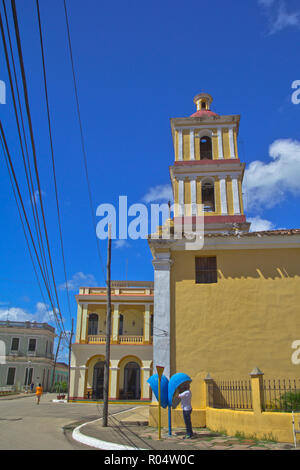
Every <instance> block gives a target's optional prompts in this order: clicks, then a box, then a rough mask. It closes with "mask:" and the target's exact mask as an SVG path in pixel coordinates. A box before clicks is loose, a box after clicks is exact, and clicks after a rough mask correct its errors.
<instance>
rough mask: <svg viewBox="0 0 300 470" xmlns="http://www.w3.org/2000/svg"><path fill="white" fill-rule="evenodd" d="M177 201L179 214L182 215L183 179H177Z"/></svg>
mask: <svg viewBox="0 0 300 470" xmlns="http://www.w3.org/2000/svg"><path fill="white" fill-rule="evenodd" d="M178 203H179V211H180V213H179V215H180V216H183V215H184V179H183V178H182V179H179V180H178Z"/></svg>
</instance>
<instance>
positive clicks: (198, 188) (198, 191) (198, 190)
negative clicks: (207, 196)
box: [196, 179, 202, 204]
mask: <svg viewBox="0 0 300 470" xmlns="http://www.w3.org/2000/svg"><path fill="white" fill-rule="evenodd" d="M196 201H197V204H202V184H201V180H198V179H197V181H196Z"/></svg>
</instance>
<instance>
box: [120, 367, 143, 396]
mask: <svg viewBox="0 0 300 470" xmlns="http://www.w3.org/2000/svg"><path fill="white" fill-rule="evenodd" d="M123 395H124V398H126V399H128V400H139V399H140V396H141V369H140V366H139V365H138V364H137V363H136V362H128V364H126V366H125V367H124V387H123Z"/></svg>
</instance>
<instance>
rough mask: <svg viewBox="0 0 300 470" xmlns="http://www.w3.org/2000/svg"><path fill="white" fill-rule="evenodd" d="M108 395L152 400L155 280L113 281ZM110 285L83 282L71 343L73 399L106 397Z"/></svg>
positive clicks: (114, 398)
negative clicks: (108, 287)
mask: <svg viewBox="0 0 300 470" xmlns="http://www.w3.org/2000/svg"><path fill="white" fill-rule="evenodd" d="M112 285H113V286H112V313H111V336H110V368H109V399H110V400H141V401H149V400H150V398H151V391H150V388H149V385H148V384H147V380H148V378H149V377H150V375H151V374H152V356H153V352H152V336H153V333H152V328H153V320H152V319H153V283H152V282H145V283H143V282H142V281H137V282H127V281H113V283H112ZM106 295H107V293H106V288H96V287H93V288H92V287H83V288H81V289H80V291H79V294H78V295H77V296H76V300H77V303H78V313H77V324H76V339H75V343H74V344H73V345H72V357H71V374H70V400H71V401H78V400H91V399H93V400H101V399H102V398H103V380H104V362H105V353H106V321H107V318H106Z"/></svg>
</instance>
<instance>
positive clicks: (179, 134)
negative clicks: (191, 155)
mask: <svg viewBox="0 0 300 470" xmlns="http://www.w3.org/2000/svg"><path fill="white" fill-rule="evenodd" d="M182 156H183V151H182V129H178V160H179V161H182V159H183V157H182Z"/></svg>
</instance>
